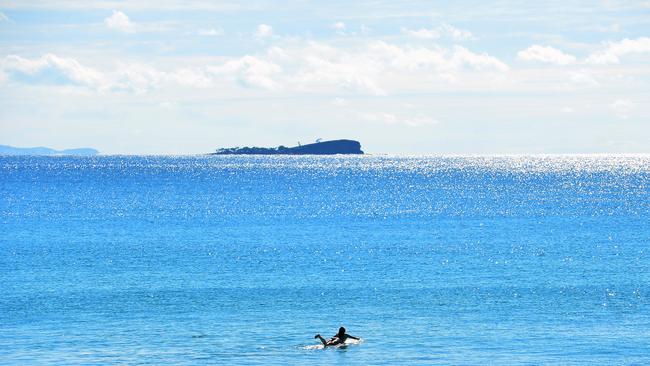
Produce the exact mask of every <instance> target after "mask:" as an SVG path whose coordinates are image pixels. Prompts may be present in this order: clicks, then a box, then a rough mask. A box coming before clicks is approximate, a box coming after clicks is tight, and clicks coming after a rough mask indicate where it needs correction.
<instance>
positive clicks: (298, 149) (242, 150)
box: [211, 140, 363, 155]
mask: <svg viewBox="0 0 650 366" xmlns="http://www.w3.org/2000/svg"><path fill="white" fill-rule="evenodd" d="M334 154H363V151H361V143H359V141H354V140H331V141H316V142H315V143H313V144H306V145H300V144H299V145H298V146H294V147H286V146H282V145H280V146H278V147H229V148H221V149H218V150H217V151H216V152H214V153H212V154H211V155H334Z"/></svg>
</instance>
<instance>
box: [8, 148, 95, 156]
mask: <svg viewBox="0 0 650 366" xmlns="http://www.w3.org/2000/svg"><path fill="white" fill-rule="evenodd" d="M98 153H99V151H97V150H95V149H91V148H80V149H66V150H54V149H50V148H49V147H13V146H8V145H0V155H49V156H52V155H75V156H93V155H97V154H98Z"/></svg>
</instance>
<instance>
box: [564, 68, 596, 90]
mask: <svg viewBox="0 0 650 366" xmlns="http://www.w3.org/2000/svg"><path fill="white" fill-rule="evenodd" d="M568 76H569V77H568V80H569V82H570V83H571V84H572V85H575V86H582V87H589V86H598V85H600V83H599V82H598V81H597V80H596V78H595V77H594V75H593V73H592V72H591V71H589V70H588V69H581V70H577V71H572V72H570V73H569V74H568Z"/></svg>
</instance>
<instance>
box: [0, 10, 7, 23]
mask: <svg viewBox="0 0 650 366" xmlns="http://www.w3.org/2000/svg"><path fill="white" fill-rule="evenodd" d="M8 21H9V17H8V16H6V15H5V13H3V12H1V11H0V23H2V22H8Z"/></svg>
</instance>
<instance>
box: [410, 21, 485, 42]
mask: <svg viewBox="0 0 650 366" xmlns="http://www.w3.org/2000/svg"><path fill="white" fill-rule="evenodd" d="M402 33H404V34H406V35H408V36H411V37H415V38H422V39H438V38H441V37H449V38H451V39H453V40H455V41H464V40H470V39H474V38H475V37H474V35H473V34H472V32H470V31H468V30H464V29H459V28H456V27H454V26H452V25H450V24H447V23H443V24H441V25H439V26H437V27H434V28H431V29H427V28H421V29H418V30H411V29H408V28H402Z"/></svg>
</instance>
